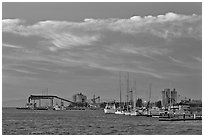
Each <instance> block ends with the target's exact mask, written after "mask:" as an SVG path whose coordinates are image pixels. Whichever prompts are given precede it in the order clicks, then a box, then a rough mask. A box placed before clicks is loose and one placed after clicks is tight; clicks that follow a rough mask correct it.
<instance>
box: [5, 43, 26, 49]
mask: <svg viewBox="0 0 204 137" xmlns="http://www.w3.org/2000/svg"><path fill="white" fill-rule="evenodd" d="M2 46H3V47H7V48H17V49H18V48H22V47H21V46H16V45H11V44H5V43H2Z"/></svg>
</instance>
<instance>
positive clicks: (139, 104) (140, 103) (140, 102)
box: [136, 98, 142, 107]
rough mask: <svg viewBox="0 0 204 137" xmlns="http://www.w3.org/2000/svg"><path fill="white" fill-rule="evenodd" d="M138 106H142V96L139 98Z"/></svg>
mask: <svg viewBox="0 0 204 137" xmlns="http://www.w3.org/2000/svg"><path fill="white" fill-rule="evenodd" d="M136 107H142V99H141V98H138V99H137V102H136Z"/></svg>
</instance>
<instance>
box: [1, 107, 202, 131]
mask: <svg viewBox="0 0 204 137" xmlns="http://www.w3.org/2000/svg"><path fill="white" fill-rule="evenodd" d="M2 134H3V135H8V134H17V135H24V134H57V135H60V134H66V135H67V134H71V135H93V134H94V135H107V134H114V135H119V134H120V135H150V134H153V135H171V134H173V135H178V134H182V135H189V134H192V135H196V134H197V135H201V134H202V121H175V122H171V121H158V119H157V118H149V117H141V116H124V115H113V114H104V113H103V111H102V110H87V111H83V110H81V111H79V110H78V111H77V110H75V111H74V110H69V111H68V110H67V111H52V110H49V111H45V110H34V111H33V110H17V109H10V108H9V109H8V108H7V109H6V108H3V109H2Z"/></svg>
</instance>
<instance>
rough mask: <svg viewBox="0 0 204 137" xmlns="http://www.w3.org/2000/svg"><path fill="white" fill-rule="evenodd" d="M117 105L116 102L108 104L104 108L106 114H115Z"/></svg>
mask: <svg viewBox="0 0 204 137" xmlns="http://www.w3.org/2000/svg"><path fill="white" fill-rule="evenodd" d="M115 112H116V107H115V104H107V105H106V106H105V108H104V113H106V114H115Z"/></svg>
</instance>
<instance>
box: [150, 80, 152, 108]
mask: <svg viewBox="0 0 204 137" xmlns="http://www.w3.org/2000/svg"><path fill="white" fill-rule="evenodd" d="M151 88H152V83H150V84H149V106H150V101H151Z"/></svg>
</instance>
